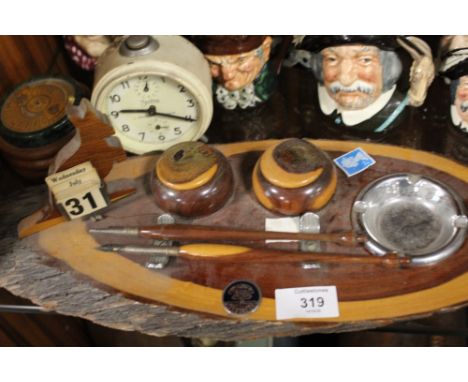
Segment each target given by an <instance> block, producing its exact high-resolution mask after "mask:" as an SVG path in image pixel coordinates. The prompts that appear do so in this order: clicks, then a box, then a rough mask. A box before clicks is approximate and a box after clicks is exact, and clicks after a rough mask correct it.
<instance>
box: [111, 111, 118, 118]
mask: <svg viewBox="0 0 468 382" xmlns="http://www.w3.org/2000/svg"><path fill="white" fill-rule="evenodd" d="M111 115H112V116H113V117H114V118H119V112H118V111H115V110H114V111H111Z"/></svg>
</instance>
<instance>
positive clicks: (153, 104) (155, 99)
mask: <svg viewBox="0 0 468 382" xmlns="http://www.w3.org/2000/svg"><path fill="white" fill-rule="evenodd" d="M98 109H99V110H101V111H102V112H104V113H105V114H107V115H108V117H109V119H110V121H111V123H112V126H113V127H114V129H115V131H116V134H117V136H118V137H119V138H120V139H121V141H122V144H123V146H124V147H125V148H126V150H127V151H130V152H134V153H137V154H141V153H143V152H148V151H152V150H158V149H165V148H167V147H169V146H172V145H173V144H175V143H178V142H182V141H189V140H192V139H197V138H198V136H196V135H197V134H198V132H199V130H200V129H199V126H200V120H201V118H200V117H201V116H200V107H199V104H198V101H197V99H196V98H195V96H194V95H193V94H192V93H191V92H190V91H189V90H188V89H187V88H186V87H185V86H183V85H182V84H180V83H178V82H177V81H175V80H173V79H171V78H169V77H165V76H161V75H151V74H148V75H135V76H130V77H125V78H124V79H123V80H122V81H120V82H114V83H113V84H112V85H111V86H110V87H109V90H108V91H106V92H105V93H104V95H103V97H102V98H101V99H100V100H99V102H98Z"/></svg>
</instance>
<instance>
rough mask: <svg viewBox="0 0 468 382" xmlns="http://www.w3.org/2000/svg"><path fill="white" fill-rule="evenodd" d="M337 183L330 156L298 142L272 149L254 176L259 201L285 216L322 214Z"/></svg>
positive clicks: (262, 158) (253, 182)
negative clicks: (320, 212) (321, 211)
mask: <svg viewBox="0 0 468 382" xmlns="http://www.w3.org/2000/svg"><path fill="white" fill-rule="evenodd" d="M336 183H337V175H336V169H335V166H334V165H333V162H332V161H331V159H330V158H329V157H328V155H327V154H326V153H325V152H323V151H322V150H320V149H318V148H317V147H316V146H314V145H313V144H312V143H309V142H308V141H306V140H303V139H297V138H291V139H286V140H283V141H281V142H280V143H279V144H277V145H273V146H271V147H269V148H268V149H267V150H266V151H265V152H264V153H263V154H262V156H261V157H260V158H259V159H258V161H257V164H256V165H255V168H254V171H253V174H252V186H253V190H254V193H255V196H256V197H257V199H258V201H259V202H260V203H261V204H262V205H263V206H264V207H265V208H267V209H268V210H270V211H273V212H276V213H280V214H283V215H300V214H302V213H305V212H308V211H317V210H320V209H321V208H323V207H324V206H325V205H326V204H327V203H328V202H329V201H330V199H331V198H332V196H333V194H334V192H335V190H336Z"/></svg>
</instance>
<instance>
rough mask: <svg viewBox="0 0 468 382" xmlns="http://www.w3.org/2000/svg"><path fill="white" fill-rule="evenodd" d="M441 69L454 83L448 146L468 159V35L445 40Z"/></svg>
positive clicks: (450, 150)
mask: <svg viewBox="0 0 468 382" xmlns="http://www.w3.org/2000/svg"><path fill="white" fill-rule="evenodd" d="M441 50H442V55H441V56H442V57H441V66H440V69H439V72H440V74H441V75H442V76H444V77H445V78H446V80H447V81H446V82H447V83H448V84H449V86H450V111H449V110H447V111H446V112H449V113H450V118H448V129H447V136H446V142H445V149H446V151H447V152H448V154H450V155H451V156H452V157H454V158H455V159H457V160H458V161H461V162H463V163H468V36H450V37H448V38H446V39H445V40H444V41H443V42H442V48H441Z"/></svg>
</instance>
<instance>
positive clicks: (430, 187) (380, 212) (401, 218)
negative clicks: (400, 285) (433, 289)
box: [352, 173, 468, 264]
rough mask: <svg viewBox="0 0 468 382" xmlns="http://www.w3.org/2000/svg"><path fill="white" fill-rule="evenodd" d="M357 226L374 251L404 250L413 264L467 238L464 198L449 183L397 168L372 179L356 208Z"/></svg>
mask: <svg viewBox="0 0 468 382" xmlns="http://www.w3.org/2000/svg"><path fill="white" fill-rule="evenodd" d="M352 222H353V228H354V230H355V231H356V232H359V233H364V234H366V235H367V238H368V239H367V242H366V244H365V246H366V248H367V249H368V250H369V251H370V252H371V253H373V254H375V255H379V256H381V255H384V254H386V253H392V252H393V253H399V254H402V255H407V256H411V257H412V263H414V264H430V263H434V262H437V261H440V260H442V259H444V258H446V257H448V256H450V255H451V254H452V253H454V252H456V250H457V249H458V248H460V246H461V245H462V244H463V242H464V241H465V236H466V230H467V227H468V218H467V217H466V211H465V206H464V203H463V200H462V199H461V198H460V197H459V196H458V195H457V194H456V193H455V192H454V191H453V190H451V189H450V188H449V187H447V186H446V185H444V184H442V183H440V182H438V181H436V180H434V179H431V178H428V177H425V176H421V175H415V174H406V173H403V174H393V175H389V176H385V177H383V178H380V179H377V180H375V181H374V182H372V183H370V184H369V185H367V186H366V187H365V188H364V189H363V190H362V191H361V192H360V193H359V194H358V196H357V197H356V200H355V202H354V205H353V208H352Z"/></svg>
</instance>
